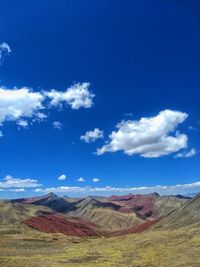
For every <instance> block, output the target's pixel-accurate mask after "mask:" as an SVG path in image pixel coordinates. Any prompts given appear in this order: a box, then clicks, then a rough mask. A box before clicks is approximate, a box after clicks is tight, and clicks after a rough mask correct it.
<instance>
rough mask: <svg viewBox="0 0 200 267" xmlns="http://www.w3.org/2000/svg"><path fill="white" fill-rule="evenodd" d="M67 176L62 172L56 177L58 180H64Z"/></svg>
mask: <svg viewBox="0 0 200 267" xmlns="http://www.w3.org/2000/svg"><path fill="white" fill-rule="evenodd" d="M66 179H67V176H66V175H65V174H62V175H60V176H59V177H58V180H66Z"/></svg>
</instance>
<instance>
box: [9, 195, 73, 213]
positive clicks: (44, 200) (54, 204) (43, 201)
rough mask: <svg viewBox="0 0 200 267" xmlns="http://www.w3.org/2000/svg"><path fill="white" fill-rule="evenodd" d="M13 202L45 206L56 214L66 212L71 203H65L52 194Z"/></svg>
mask: <svg viewBox="0 0 200 267" xmlns="http://www.w3.org/2000/svg"><path fill="white" fill-rule="evenodd" d="M13 202H20V203H28V204H34V205H40V206H46V207H49V208H51V209H53V210H55V211H57V212H66V211H68V209H69V208H70V207H71V202H67V201H66V200H65V199H63V198H61V197H58V196H57V195H55V194H53V193H49V194H46V195H43V196H41V197H33V198H21V199H15V200H13Z"/></svg>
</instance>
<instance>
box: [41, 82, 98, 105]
mask: <svg viewBox="0 0 200 267" xmlns="http://www.w3.org/2000/svg"><path fill="white" fill-rule="evenodd" d="M89 86H90V84H89V83H86V82H84V83H76V84H74V85H72V86H71V87H70V88H68V89H67V90H66V91H65V92H60V91H57V90H51V91H50V92H45V95H46V96H47V97H49V98H50V99H51V101H50V104H51V105H52V106H62V105H63V104H67V105H69V106H70V107H71V108H72V109H80V108H90V107H91V106H92V105H93V97H94V94H93V93H92V92H90V91H89Z"/></svg>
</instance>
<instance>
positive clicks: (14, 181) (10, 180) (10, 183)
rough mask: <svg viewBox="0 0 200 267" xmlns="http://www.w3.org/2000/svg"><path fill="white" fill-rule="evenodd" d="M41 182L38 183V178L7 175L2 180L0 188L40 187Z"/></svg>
mask: <svg viewBox="0 0 200 267" xmlns="http://www.w3.org/2000/svg"><path fill="white" fill-rule="evenodd" d="M38 186H41V184H39V183H38V181H37V180H34V179H30V178H26V179H21V178H14V177H12V176H10V175H6V177H5V178H4V179H3V180H2V181H0V188H1V189H4V188H26V187H38Z"/></svg>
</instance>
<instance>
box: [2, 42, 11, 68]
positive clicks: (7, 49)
mask: <svg viewBox="0 0 200 267" xmlns="http://www.w3.org/2000/svg"><path fill="white" fill-rule="evenodd" d="M10 53H11V49H10V46H9V45H8V44H7V43H1V44H0V64H2V62H3V60H4V57H5V56H7V55H9V54H10Z"/></svg>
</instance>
